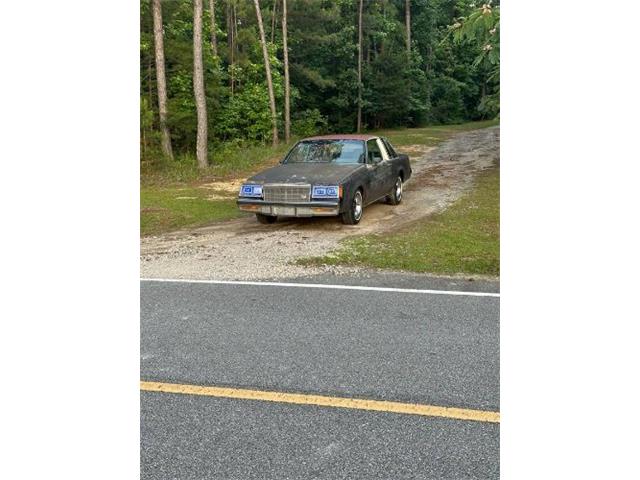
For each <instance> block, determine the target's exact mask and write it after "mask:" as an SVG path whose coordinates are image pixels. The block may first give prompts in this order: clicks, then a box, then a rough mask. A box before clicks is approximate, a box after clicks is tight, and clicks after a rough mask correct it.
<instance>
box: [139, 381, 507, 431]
mask: <svg viewBox="0 0 640 480" xmlns="http://www.w3.org/2000/svg"><path fill="white" fill-rule="evenodd" d="M140 390H143V391H145V392H164V393H181V394H184V395H205V396H208V397H222V398H240V399H243V400H262V401H265V402H280V403H293V404H296V405H317V406H320V407H335V408H352V409H356V410H374V411H377V412H391V413H405V414H409V415H424V416H427V417H443V418H454V419H457V420H472V421H476V422H490V423H500V412H491V411H485V410H472V409H468V408H452V407H438V406H435V405H422V404H418V403H401V402H388V401H382V400H363V399H358V398H345V397H329V396H324V395H307V394H301V393H285V392H268V391H263V390H247V389H243V388H226V387H211V386H209V387H205V386H200V385H181V384H177V383H162V382H145V381H141V382H140Z"/></svg>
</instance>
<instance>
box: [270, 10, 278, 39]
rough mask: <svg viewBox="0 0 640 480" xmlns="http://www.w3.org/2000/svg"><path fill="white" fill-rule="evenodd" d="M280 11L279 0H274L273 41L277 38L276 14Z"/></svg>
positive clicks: (272, 13)
mask: <svg viewBox="0 0 640 480" xmlns="http://www.w3.org/2000/svg"><path fill="white" fill-rule="evenodd" d="M277 12H278V0H273V10H272V12H271V43H275V38H276V14H277Z"/></svg>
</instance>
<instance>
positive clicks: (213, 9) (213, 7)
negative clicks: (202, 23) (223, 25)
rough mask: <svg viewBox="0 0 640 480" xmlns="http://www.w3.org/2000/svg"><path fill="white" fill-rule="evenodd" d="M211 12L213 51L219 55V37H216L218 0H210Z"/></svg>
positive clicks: (215, 54) (215, 55)
mask: <svg viewBox="0 0 640 480" xmlns="http://www.w3.org/2000/svg"><path fill="white" fill-rule="evenodd" d="M209 14H210V15H211V52H212V53H213V56H214V57H217V56H218V38H217V37H216V0H209Z"/></svg>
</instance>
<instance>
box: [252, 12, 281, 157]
mask: <svg viewBox="0 0 640 480" xmlns="http://www.w3.org/2000/svg"><path fill="white" fill-rule="evenodd" d="M253 3H254V5H255V7H256V17H257V19H258V30H259V32H260V43H261V45H262V56H263V57H264V69H265V73H266V76H267V88H268V89H269V107H270V108H271V121H272V123H273V139H272V140H273V146H274V147H275V146H276V145H278V117H277V114H276V99H275V96H274V94H273V80H272V78H271V62H270V61H269V51H268V50H267V41H266V39H265V36H264V27H263V25H262V13H261V11H260V0H253Z"/></svg>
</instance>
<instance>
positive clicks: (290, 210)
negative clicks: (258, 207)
mask: <svg viewBox="0 0 640 480" xmlns="http://www.w3.org/2000/svg"><path fill="white" fill-rule="evenodd" d="M271 211H272V213H273V214H274V215H282V216H290V217H295V216H296V207H280V206H275V207H271Z"/></svg>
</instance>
